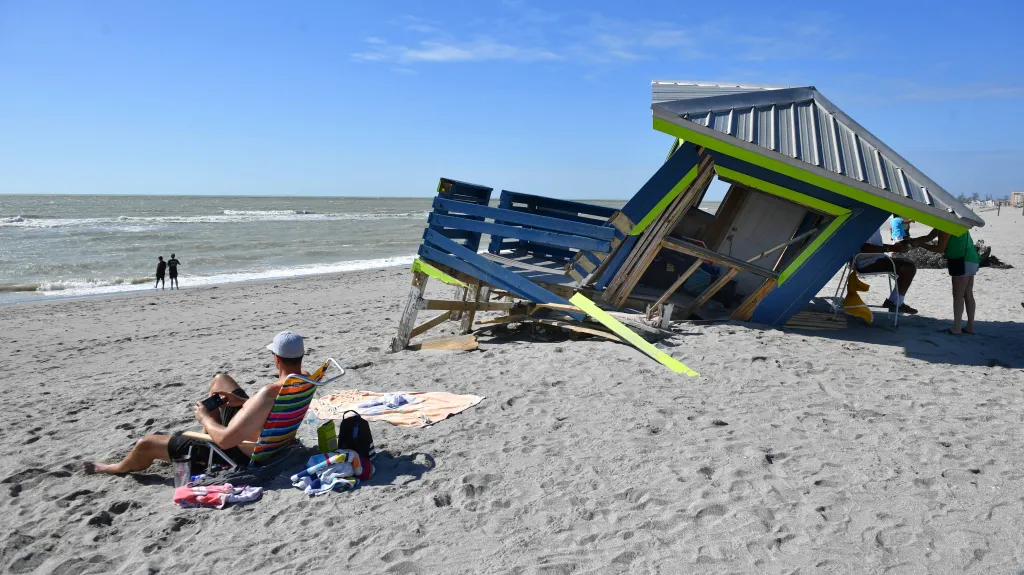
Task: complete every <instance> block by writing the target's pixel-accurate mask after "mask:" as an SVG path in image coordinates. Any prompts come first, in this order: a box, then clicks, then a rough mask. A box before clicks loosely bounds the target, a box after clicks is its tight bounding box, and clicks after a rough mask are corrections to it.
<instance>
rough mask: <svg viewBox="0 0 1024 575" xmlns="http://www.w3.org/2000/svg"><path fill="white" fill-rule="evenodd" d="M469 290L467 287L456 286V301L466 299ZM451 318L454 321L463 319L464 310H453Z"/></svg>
mask: <svg viewBox="0 0 1024 575" xmlns="http://www.w3.org/2000/svg"><path fill="white" fill-rule="evenodd" d="M468 291H469V288H467V287H464V286H455V294H454V295H455V297H453V298H452V299H453V300H455V301H466V293H468ZM451 319H452V321H459V320H460V319H462V310H461V309H459V310H452V315H451Z"/></svg>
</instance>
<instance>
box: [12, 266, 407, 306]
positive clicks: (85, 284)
mask: <svg viewBox="0 0 1024 575" xmlns="http://www.w3.org/2000/svg"><path fill="white" fill-rule="evenodd" d="M414 259H415V256H395V257H389V258H376V259H369V260H352V261H343V262H335V263H329V264H310V265H302V266H295V267H284V268H268V269H264V270H243V271H236V272H224V273H218V274H210V275H197V276H192V275H181V276H180V277H179V280H180V282H181V283H182V284H183V285H184V286H185V287H186V288H190V287H198V286H209V285H214V284H226V283H236V282H246V281H257V280H272V279H285V278H293V277H303V276H313V275H323V274H332V273H340V272H351V271H359V270H368V269H378V268H387V267H393V266H402V265H410V264H412V262H413V260H414ZM153 281H154V278H151V277H150V278H109V279H67V280H54V281H44V282H39V283H37V284H0V293H4V292H8V293H12V292H35V294H36V295H38V296H43V297H78V296H92V295H105V294H115V293H123V292H132V291H144V290H147V289H152V288H149V287H148V284H150V283H151V282H153Z"/></svg>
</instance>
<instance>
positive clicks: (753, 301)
mask: <svg viewBox="0 0 1024 575" xmlns="http://www.w3.org/2000/svg"><path fill="white" fill-rule="evenodd" d="M776 283H777V280H774V279H766V280H764V283H763V284H761V287H759V288H757V289H756V290H754V293H752V294H750V295H749V296H747V299H745V300H743V303H741V304H740V307H738V308H736V311H734V312H732V317H731V318H730V319H733V320H735V321H750V318H751V317H753V315H754V309H755V308H757V304H759V303H761V300H763V299H764V298H765V296H767V295H768V294H769V293H770V292H771V291H772V290H773V289H775V284H776Z"/></svg>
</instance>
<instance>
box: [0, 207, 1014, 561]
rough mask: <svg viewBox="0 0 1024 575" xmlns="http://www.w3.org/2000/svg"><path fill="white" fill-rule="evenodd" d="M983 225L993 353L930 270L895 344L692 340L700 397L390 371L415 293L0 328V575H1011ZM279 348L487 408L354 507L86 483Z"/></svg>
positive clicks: (230, 300) (456, 364)
mask: <svg viewBox="0 0 1024 575" xmlns="http://www.w3.org/2000/svg"><path fill="white" fill-rule="evenodd" d="M980 215H982V217H984V218H985V219H986V220H987V222H988V225H987V226H986V227H985V228H983V229H980V230H977V231H976V232H975V233H974V236H975V238H976V239H984V240H985V241H986V242H987V243H988V244H989V245H991V246H993V247H994V252H993V253H994V254H996V255H997V256H998V257H999V258H1000V259H1001V260H1002V261H1004V262H1007V263H1010V264H1012V265H1013V266H1015V267H1014V269H1009V270H995V269H988V268H984V269H982V270H981V272H980V274H979V275H978V278H977V283H976V288H975V292H976V297H977V301H978V324H977V331H978V335H975V336H951V335H946V334H943V333H939V330H941V329H942V328H944V327H947V326H948V325H949V323H950V321H949V318H950V316H951V313H952V311H951V307H952V305H951V297H950V295H949V291H950V287H949V284H950V282H949V278H948V275H947V273H946V271H945V270H921V271H920V272H919V273H918V275H917V279H916V280H915V282H914V285H913V287H912V288H911V291H910V293H909V294H908V296H907V301H908V303H910V304H912V305H913V306H915V307H917V308H918V309H919V310H920V312H921V313H920V315H919V316H917V317H906V318H904V319H903V320H902V321H901V322H900V327H899V329H898V330H892V329H889V328H887V327H885V326H884V325H883V324H884V323H885V322H884V321H882V320H880V321H879V322H878V323H879V325H877V326H874V327H868V326H864V325H862V324H859V323H857V322H855V321H851V322H850V327H849V328H847V329H845V330H840V331H799V330H775V329H765V328H761V327H758V326H754V325H749V324H735V323H719V324H708V325H689V324H677V325H676V332H677V333H676V335H675V336H674V337H672V338H670V339H668V340H665V341H663V342H661V343H660V344H659V346H660V347H661V348H662V349H664V350H665V351H666V352H668V353H670V354H671V355H673V356H674V357H676V358H677V359H679V360H680V361H682V362H683V363H685V364H687V365H688V366H690V367H691V368H693V369H695V370H697V371H698V372H700V374H701V376H700V377H699V378H685V377H682V376H678V375H675V374H673V373H671V372H669V371H668V370H666V369H665V368H663V367H662V366H661V365H659V364H657V363H655V362H653V361H652V360H650V359H648V358H647V357H646V356H644V355H643V354H641V353H640V352H638V351H637V350H635V349H633V348H631V347H628V346H626V345H621V344H615V343H612V342H608V341H603V340H585V341H567V340H558V339H556V340H555V341H547V342H544V341H537V340H530V339H526V338H513V339H509V340H493V339H490V338H488V337H481V341H480V349H479V350H478V351H473V352H431V351H403V352H401V353H397V354H388V353H386V350H387V348H388V345H389V342H390V339H391V337H392V336H393V335H394V333H395V329H396V325H397V322H398V320H399V316H400V312H401V308H402V306H403V305H404V302H405V297H406V292H407V285H408V281H409V277H410V276H409V273H408V270H407V269H406V268H389V269H382V270H372V271H363V272H354V273H348V274H337V275H330V276H316V277H308V278H300V279H291V280H281V281H267V282H256V283H239V284H230V285H223V286H218V287H204V288H196V289H186V290H183V291H180V292H173V293H172V292H153V293H142V294H135V295H124V296H114V297H102V298H91V299H81V300H68V301H55V302H46V303H33V304H24V305H14V306H5V307H0V326H2V328H3V329H2V330H0V371H2V372H3V373H5V374H6V378H7V381H8V386H7V394H6V396H5V399H4V402H3V405H4V417H3V419H2V423H0V438H2V441H3V446H4V449H3V452H2V455H0V462H2V470H0V483H2V486H0V487H2V490H0V501H2V503H0V505H2V506H3V509H4V521H3V522H2V525H0V571H4V572H10V573H240V572H249V573H272V572H286V573H296V572H339V571H342V570H346V571H347V570H352V571H356V572H363V573H614V572H622V573H797V572H799V573H879V572H887V573H962V572H976V573H1007V572H1016V571H1019V570H1020V569H1024V496H1022V493H1024V394H1022V391H1024V390H1022V386H1024V371H1022V368H1024V308H1022V307H1021V302H1022V301H1024V288H1022V287H1021V286H1022V284H1024V216H1022V215H1021V214H1020V210H1019V209H1017V210H1006V209H1004V210H1003V211H1002V214H1001V216H998V217H997V216H996V215H995V212H982V213H981V214H980ZM878 281H884V280H875V282H876V283H877V282H878ZM183 283H184V282H183ZM185 287H188V286H187V285H186V286H185ZM430 289H431V290H433V294H434V295H449V294H447V293H445V291H446V290H449V289H450V288H439V287H438V286H437V285H436V284H432V287H431V288H430ZM833 289H834V286H829V287H826V288H825V290H823V293H827V294H829V295H831V293H832V290H833ZM884 292H885V289H884V288H882V287H879V288H876V287H875V286H872V291H869V292H868V293H867V294H866V297H867V299H869V300H870V301H871V303H875V304H877V303H880V300H881V299H882V298H884ZM875 299H877V300H879V301H874V300H875ZM455 327H456V326H455V324H447V326H446V327H444V328H443V329H442V330H441V333H444V332H448V333H454V332H455ZM283 329H293V330H295V331H298V332H299V333H302V334H303V335H305V336H306V337H307V346H308V348H307V349H308V355H309V357H310V358H311V360H313V361H318V360H322V359H324V358H326V357H328V356H332V357H335V358H338V359H339V360H340V361H341V363H342V364H343V365H345V366H347V368H348V373H347V374H346V375H345V377H344V378H343V379H342V380H341V382H340V383H338V384H336V385H334V386H333V387H332V389H330V390H328V391H332V390H340V389H350V388H358V389H366V390H373V391H382V392H383V391H393V390H401V389H408V390H419V391H449V392H454V393H472V394H477V395H482V396H485V397H486V399H485V400H484V401H483V402H482V403H481V404H480V405H478V406H476V407H474V408H472V409H470V410H468V411H466V412H464V413H462V414H460V415H457V416H455V417H453V418H451V419H449V420H446V421H443V422H440V423H438V424H436V425H434V426H433V427H428V428H424V429H407V428H400V427H393V426H390V425H387V424H382V423H374V424H373V433H374V436H375V438H376V441H377V448H378V450H380V451H381V452H382V453H381V455H380V456H379V457H378V458H377V460H376V465H377V475H376V476H375V477H374V479H373V480H372V481H370V482H368V483H366V484H364V485H362V486H360V487H359V488H358V489H357V490H355V491H352V492H347V493H333V494H330V495H328V496H324V497H320V498H315V499H309V498H307V497H306V496H304V495H303V494H302V493H301V492H300V491H298V490H296V489H293V488H291V487H290V486H288V485H287V484H285V485H277V484H275V485H274V486H272V487H270V488H268V490H267V492H266V493H265V495H264V497H263V499H262V500H261V501H259V502H258V503H255V504H251V505H245V506H238V507H229V508H227V509H224V510H209V509H199V510H182V509H179V508H177V507H176V506H175V505H174V504H173V503H172V501H171V492H172V486H171V485H172V483H171V477H170V468H169V465H167V464H158V465H156V466H154V467H153V468H151V470H150V472H149V473H145V474H135V475H129V476H126V477H109V476H85V475H83V473H82V471H81V467H82V461H84V460H92V459H99V460H102V461H113V460H115V459H116V458H119V457H121V456H123V455H124V454H125V453H126V451H127V449H128V448H129V447H130V446H131V445H132V442H133V441H134V440H135V439H137V438H139V437H140V436H141V435H143V434H146V433H161V432H163V433H167V432H172V431H175V430H179V429H195V428H196V427H197V425H196V423H195V420H194V419H193V416H192V404H193V403H194V402H195V401H196V400H198V399H202V397H203V396H204V393H205V389H206V386H207V385H208V382H209V379H210V377H211V376H212V375H213V374H214V373H215V372H217V371H226V372H228V373H230V374H232V375H234V376H235V377H236V379H237V380H238V381H239V382H240V383H241V384H242V385H243V387H244V388H246V389H247V390H249V391H250V393H251V392H253V391H255V390H256V389H258V388H259V387H260V386H261V385H264V384H266V383H269V382H271V381H272V380H273V376H274V373H273V369H272V367H273V366H272V364H271V358H270V357H269V352H267V351H266V350H265V349H264V347H263V346H265V345H266V344H267V343H268V342H269V341H270V339H271V338H272V337H273V335H274V334H275V333H276V332H278V331H281V330H283ZM303 439H304V442H305V443H306V444H307V445H310V444H312V441H311V439H310V435H309V429H305V430H304V433H303Z"/></svg>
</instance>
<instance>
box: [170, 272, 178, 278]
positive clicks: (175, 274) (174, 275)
mask: <svg viewBox="0 0 1024 575" xmlns="http://www.w3.org/2000/svg"><path fill="white" fill-rule="evenodd" d="M176 277H178V272H176V271H172V272H171V279H174V278H176Z"/></svg>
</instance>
